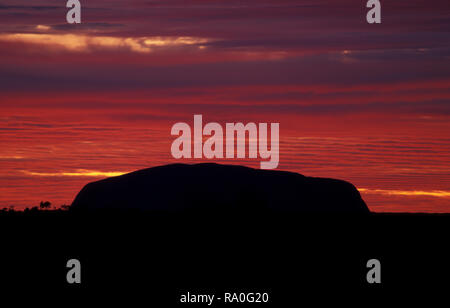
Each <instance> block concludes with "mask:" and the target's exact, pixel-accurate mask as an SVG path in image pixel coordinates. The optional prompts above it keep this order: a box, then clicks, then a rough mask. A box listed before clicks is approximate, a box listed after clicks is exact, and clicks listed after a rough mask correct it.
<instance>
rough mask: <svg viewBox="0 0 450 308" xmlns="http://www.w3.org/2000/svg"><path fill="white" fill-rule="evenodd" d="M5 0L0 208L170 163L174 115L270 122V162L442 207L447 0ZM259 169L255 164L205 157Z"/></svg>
mask: <svg viewBox="0 0 450 308" xmlns="http://www.w3.org/2000/svg"><path fill="white" fill-rule="evenodd" d="M381 3H382V23H381V24H368V23H367V22H366V19H365V16H366V13H367V11H368V9H367V8H366V7H365V1H359V0H357V1H349V0H342V1H331V0H315V1H312V0H311V1H291V0H286V1H283V0H258V1H250V0H246V1H245V0H242V1H237V0H227V1H218V0H208V1H206V0H184V1H182V0H173V1H150V0H148V1H144V0H135V1H118V0H109V1H100V0H89V1H81V5H82V9H81V12H82V16H81V19H82V23H81V24H78V25H76V24H67V22H66V13H67V11H68V9H67V8H66V7H65V1H61V0H48V1H42V0H36V1H32V4H30V1H25V0H16V1H11V0H2V1H1V2H0V207H8V206H11V205H13V206H16V208H19V209H20V208H24V207H26V206H35V205H38V204H39V202H40V201H45V200H49V201H50V202H52V203H53V204H54V205H55V206H59V205H62V204H70V203H71V202H72V200H73V198H74V197H75V195H76V194H77V192H78V191H79V190H80V189H81V188H82V187H83V186H84V185H85V184H87V183H88V182H90V181H94V180H97V179H101V178H104V177H108V176H114V175H119V174H122V173H125V172H130V171H134V170H137V169H142V168H147V167H152V166H157V165H162V164H167V163H173V162H185V163H194V162H200V161H202V160H186V159H184V160H175V159H174V158H172V156H171V152H170V146H171V144H172V141H173V140H174V139H175V137H174V136H171V135H170V129H171V127H172V125H173V124H175V123H177V122H187V123H190V124H191V125H193V115H194V114H202V115H203V120H204V122H218V123H221V124H223V125H225V123H227V122H243V123H248V122H255V123H261V122H267V123H275V122H276V123H280V163H279V166H278V169H279V170H287V171H295V172H299V173H301V174H304V175H306V176H315V177H331V178H338V179H343V180H347V181H350V182H351V183H353V184H354V185H355V186H356V187H357V188H358V190H359V191H360V193H361V194H362V196H363V199H364V200H365V201H366V203H367V205H368V207H369V208H370V209H371V210H372V211H377V212H450V134H449V133H450V121H449V120H450V4H449V2H448V0H437V1H433V2H432V4H431V3H430V2H429V1H422V0H409V1H406V0H405V1H403V0H396V1H392V0H391V1H381ZM211 162H221V163H230V164H244V165H248V166H252V167H256V168H258V167H259V162H260V159H256V160H254V159H253V160H251V159H240V160H211Z"/></svg>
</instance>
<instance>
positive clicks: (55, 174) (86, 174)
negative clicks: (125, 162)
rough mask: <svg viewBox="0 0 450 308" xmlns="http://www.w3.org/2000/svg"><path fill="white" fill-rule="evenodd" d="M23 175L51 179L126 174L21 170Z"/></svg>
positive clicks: (119, 172)
mask: <svg viewBox="0 0 450 308" xmlns="http://www.w3.org/2000/svg"><path fill="white" fill-rule="evenodd" d="M22 172H23V173H25V174H28V175H33V176H44V177H52V176H86V177H102V176H104V177H110V176H119V175H122V174H125V173H127V172H121V171H97V170H85V169H79V170H77V171H76V172H31V171H25V170H22Z"/></svg>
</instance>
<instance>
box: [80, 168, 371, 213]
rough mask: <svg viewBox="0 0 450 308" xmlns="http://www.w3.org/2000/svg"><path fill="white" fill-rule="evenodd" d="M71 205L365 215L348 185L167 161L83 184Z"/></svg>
mask: <svg viewBox="0 0 450 308" xmlns="http://www.w3.org/2000/svg"><path fill="white" fill-rule="evenodd" d="M72 209H127V210H128V209H140V210H152V211H163V212H167V211H168V212H180V211H181V212H182V211H193V212H196V211H199V212H201V213H204V212H229V211H231V212H233V211H237V212H240V211H243V212H244V211H247V212H267V211H269V212H272V211H276V212H286V211H287V212H292V211H294V212H349V213H368V212H369V209H368V208H367V206H366V204H365V203H364V201H363V200H362V198H361V196H360V194H359V192H358V190H357V189H356V188H355V187H354V186H353V185H352V184H350V183H348V182H345V181H341V180H335V179H326V178H313V177H305V176H303V175H301V174H298V173H293V172H286V171H276V170H260V169H253V168H248V167H243V166H235V165H220V164H210V163H207V164H194V165H187V164H171V165H165V166H159V167H154V168H148V169H143V170H138V171H135V172H131V173H128V174H124V175H121V176H117V177H111V178H107V179H104V180H100V181H97V182H92V183H89V184H87V185H86V186H85V187H84V188H83V189H82V190H81V191H80V192H79V193H78V195H77V196H76V198H75V200H74V201H73V203H72Z"/></svg>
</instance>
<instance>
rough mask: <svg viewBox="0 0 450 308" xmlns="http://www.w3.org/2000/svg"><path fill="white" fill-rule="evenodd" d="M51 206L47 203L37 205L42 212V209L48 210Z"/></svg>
mask: <svg viewBox="0 0 450 308" xmlns="http://www.w3.org/2000/svg"><path fill="white" fill-rule="evenodd" d="M51 205H52V204H51V203H50V202H49V201H45V202H43V201H41V203H40V204H39V207H40V208H41V209H42V210H44V209H48V208H50V206H51Z"/></svg>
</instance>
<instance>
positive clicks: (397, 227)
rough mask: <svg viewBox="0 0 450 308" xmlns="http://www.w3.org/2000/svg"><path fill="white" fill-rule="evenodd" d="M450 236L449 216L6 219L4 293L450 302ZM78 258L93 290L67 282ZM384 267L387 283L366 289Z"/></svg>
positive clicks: (168, 303)
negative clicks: (449, 298) (373, 269)
mask: <svg viewBox="0 0 450 308" xmlns="http://www.w3.org/2000/svg"><path fill="white" fill-rule="evenodd" d="M449 229H450V215H444V214H442V215H425V214H368V215H318V214H315V215H312V214H310V215H306V214H303V215H301V214H296V215H287V214H284V215H281V214H277V215H269V214H266V215H250V214H240V215H236V214H235V215H223V214H222V215H214V214H210V215H208V216H204V215H200V214H198V213H197V214H192V213H191V214H183V215H181V214H180V215H178V214H170V215H168V214H155V213H145V212H138V211H135V212H124V211H120V212H105V211H101V212H90V213H76V212H70V211H36V212H34V213H30V212H29V213H21V212H14V213H8V212H3V213H1V214H0V230H1V235H2V244H1V256H0V261H1V263H0V273H1V274H0V281H1V284H2V288H1V290H2V292H4V294H7V291H6V290H8V289H11V290H12V289H15V290H17V289H20V290H22V291H23V292H24V294H26V290H31V289H33V290H40V292H41V294H44V295H45V294H48V296H49V297H52V296H53V295H54V294H59V295H61V294H64V296H68V297H67V298H72V299H78V300H80V299H82V298H84V296H85V295H89V296H90V298H92V297H94V298H95V297H97V299H100V300H110V301H111V300H112V301H115V300H116V298H117V299H119V298H121V299H122V300H125V301H126V302H128V304H129V305H127V307H135V306H137V305H136V304H133V303H136V302H137V301H139V302H140V303H141V304H140V305H139V307H145V306H148V307H155V306H156V307H173V306H177V305H178V306H188V307H192V306H205V307H206V306H208V305H207V304H201V305H195V304H181V303H180V297H181V295H182V294H186V293H187V292H190V293H191V294H192V293H194V294H215V295H216V297H220V294H223V293H224V292H261V293H264V292H267V293H268V294H269V298H270V300H269V304H270V305H271V306H275V307H297V306H298V307H300V306H303V304H304V303H305V301H306V300H307V299H308V300H313V301H314V302H315V303H317V304H321V303H328V304H330V303H331V304H335V303H337V302H344V303H349V302H355V303H356V304H358V303H359V304H361V305H362V306H364V303H365V302H367V301H369V302H371V303H373V302H376V303H385V302H386V300H387V298H389V301H390V302H392V299H393V297H392V296H394V298H395V299H397V300H398V301H400V302H404V301H405V300H407V301H414V300H415V298H416V297H419V296H420V297H423V296H425V297H430V298H436V297H439V296H445V295H446V294H447V292H448V289H449V287H450V268H449V266H450V265H449V262H450V261H449V260H450V253H449V249H448V246H449V241H448V235H449V234H450V232H449ZM73 258H75V259H78V260H79V261H80V262H81V277H82V278H81V279H82V281H81V284H68V283H67V282H66V273H67V271H68V269H67V268H66V263H67V261H68V260H69V259H73ZM373 258H375V259H378V260H379V261H380V262H381V284H369V283H368V282H367V280H366V274H367V271H368V269H367V267H366V263H367V261H368V260H369V259H373ZM360 296H363V298H364V299H363V300H362V301H360V298H361V297H360ZM222 298H223V297H222ZM143 304H144V305H143ZM154 304H155V305H154ZM269 304H253V305H254V306H268V305H269ZM242 305H243V304H240V305H238V306H242ZM211 306H220V307H222V306H225V307H227V306H235V305H233V304H230V303H227V304H225V303H223V301H222V302H220V301H216V302H214V303H213V305H211Z"/></svg>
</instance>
